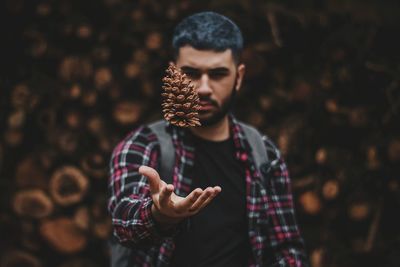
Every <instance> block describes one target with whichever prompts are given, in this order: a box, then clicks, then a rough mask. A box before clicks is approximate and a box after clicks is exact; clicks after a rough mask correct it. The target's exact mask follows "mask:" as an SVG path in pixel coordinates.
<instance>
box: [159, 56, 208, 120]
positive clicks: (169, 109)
mask: <svg viewBox="0 0 400 267" xmlns="http://www.w3.org/2000/svg"><path fill="white" fill-rule="evenodd" d="M166 72H167V75H166V76H165V77H164V78H163V82H164V85H163V87H162V88H163V89H164V93H162V97H163V103H162V108H163V113H164V118H165V119H166V120H167V121H169V122H170V123H172V124H174V125H176V126H179V127H193V126H200V125H201V124H200V121H199V113H198V110H199V108H200V106H199V96H198V94H197V92H196V89H195V88H194V85H193V84H192V83H191V81H190V80H189V79H188V78H187V77H186V75H185V74H184V73H182V72H181V70H180V69H179V68H178V67H177V66H175V65H174V64H172V63H171V64H170V65H169V67H168V69H167V70H166Z"/></svg>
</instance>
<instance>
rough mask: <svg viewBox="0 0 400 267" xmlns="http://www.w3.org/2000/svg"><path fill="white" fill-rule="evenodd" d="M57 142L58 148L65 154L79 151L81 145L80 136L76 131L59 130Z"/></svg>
mask: <svg viewBox="0 0 400 267" xmlns="http://www.w3.org/2000/svg"><path fill="white" fill-rule="evenodd" d="M53 137H54V138H56V143H57V146H58V148H59V149H60V150H61V152H63V153H64V154H67V155H69V154H73V153H75V152H76V151H77V149H78V146H79V138H78V135H77V133H76V132H72V131H58V133H57V135H56V136H53Z"/></svg>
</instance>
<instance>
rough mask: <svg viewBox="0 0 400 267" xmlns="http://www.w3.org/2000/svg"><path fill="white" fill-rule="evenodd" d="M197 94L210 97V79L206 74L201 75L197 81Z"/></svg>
mask: <svg viewBox="0 0 400 267" xmlns="http://www.w3.org/2000/svg"><path fill="white" fill-rule="evenodd" d="M197 93H198V94H199V95H210V94H211V93H212V90H211V87H210V79H209V77H208V75H207V74H206V73H203V74H202V75H201V77H200V79H199V80H198V87H197Z"/></svg>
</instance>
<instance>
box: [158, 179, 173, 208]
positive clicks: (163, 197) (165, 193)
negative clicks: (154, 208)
mask: <svg viewBox="0 0 400 267" xmlns="http://www.w3.org/2000/svg"><path fill="white" fill-rule="evenodd" d="M172 192H174V186H173V185H172V184H168V185H165V186H163V188H162V189H161V192H160V196H159V203H160V207H165V206H167V205H168V202H169V200H170V197H171V194H172Z"/></svg>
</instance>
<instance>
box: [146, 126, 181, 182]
mask: <svg viewBox="0 0 400 267" xmlns="http://www.w3.org/2000/svg"><path fill="white" fill-rule="evenodd" d="M166 126H167V124H166V122H165V120H159V121H156V122H153V123H151V124H150V125H149V128H150V129H151V130H152V131H153V133H154V134H155V135H156V136H157V139H158V142H159V144H160V153H161V156H160V157H159V159H160V160H161V162H160V164H161V165H160V171H159V172H160V177H161V178H162V180H164V182H166V183H167V184H171V183H172V182H173V175H174V169H173V168H174V162H175V148H174V146H173V144H172V138H171V135H169V134H168V133H167V131H166Z"/></svg>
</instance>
